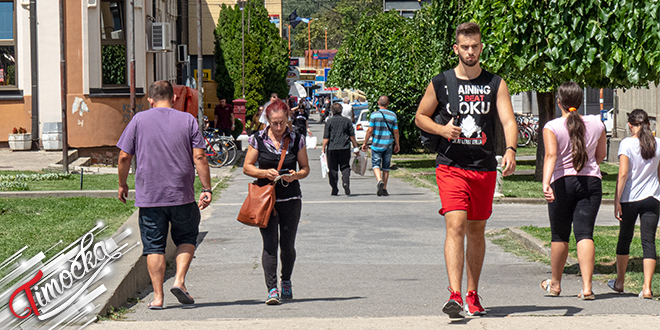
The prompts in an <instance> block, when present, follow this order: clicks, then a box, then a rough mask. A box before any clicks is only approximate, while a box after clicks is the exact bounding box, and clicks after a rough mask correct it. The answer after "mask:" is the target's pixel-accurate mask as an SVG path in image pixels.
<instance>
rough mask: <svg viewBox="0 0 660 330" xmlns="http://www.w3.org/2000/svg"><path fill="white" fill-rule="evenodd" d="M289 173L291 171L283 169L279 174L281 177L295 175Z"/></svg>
mask: <svg viewBox="0 0 660 330" xmlns="http://www.w3.org/2000/svg"><path fill="white" fill-rule="evenodd" d="M289 171H290V170H289V169H281V170H280V171H279V172H278V173H277V174H279V175H293V174H291V173H289Z"/></svg>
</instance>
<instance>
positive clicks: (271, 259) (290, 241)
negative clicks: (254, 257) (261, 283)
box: [261, 199, 302, 291]
mask: <svg viewBox="0 0 660 330" xmlns="http://www.w3.org/2000/svg"><path fill="white" fill-rule="evenodd" d="M301 208H302V201H301V200H300V199H293V200H290V201H286V202H277V203H275V211H277V215H273V216H271V217H270V220H269V221H268V227H266V228H261V238H262V239H263V242H264V251H263V253H262V254H261V265H262V266H263V268H264V276H265V277H266V286H267V287H268V291H270V290H271V289H275V288H277V245H278V244H277V243H278V240H279V246H280V249H281V252H280V258H281V259H282V280H285V281H288V280H291V273H292V272H293V264H294V263H295V261H296V248H295V243H296V232H297V231H298V222H299V221H300V211H301ZM278 229H279V233H278ZM278 234H279V235H278ZM278 236H279V239H278Z"/></svg>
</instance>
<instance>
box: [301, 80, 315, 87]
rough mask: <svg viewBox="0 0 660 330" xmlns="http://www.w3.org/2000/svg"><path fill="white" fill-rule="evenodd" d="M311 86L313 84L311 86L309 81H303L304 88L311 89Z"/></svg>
mask: <svg viewBox="0 0 660 330" xmlns="http://www.w3.org/2000/svg"><path fill="white" fill-rule="evenodd" d="M312 85H313V84H312V83H311V82H309V81H305V84H304V85H303V86H305V87H312Z"/></svg>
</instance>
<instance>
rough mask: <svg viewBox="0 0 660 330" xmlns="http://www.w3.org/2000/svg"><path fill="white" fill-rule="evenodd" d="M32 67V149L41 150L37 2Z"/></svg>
mask: <svg viewBox="0 0 660 330" xmlns="http://www.w3.org/2000/svg"><path fill="white" fill-rule="evenodd" d="M30 67H31V71H32V76H31V79H30V80H32V81H31V84H32V149H34V150H38V149H39V54H38V52H37V0H30Z"/></svg>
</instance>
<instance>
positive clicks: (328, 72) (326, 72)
mask: <svg viewBox="0 0 660 330" xmlns="http://www.w3.org/2000/svg"><path fill="white" fill-rule="evenodd" d="M329 74H330V68H325V69H323V77H325V81H328V75H329Z"/></svg>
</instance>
